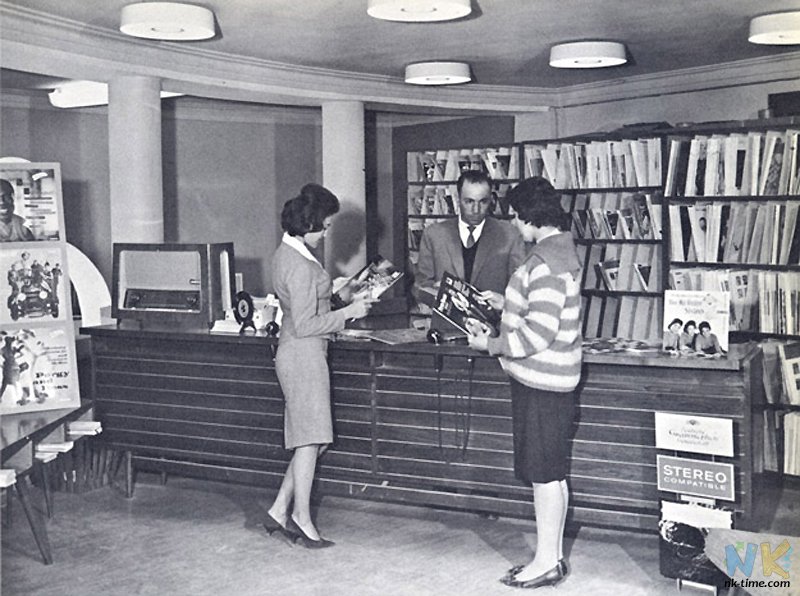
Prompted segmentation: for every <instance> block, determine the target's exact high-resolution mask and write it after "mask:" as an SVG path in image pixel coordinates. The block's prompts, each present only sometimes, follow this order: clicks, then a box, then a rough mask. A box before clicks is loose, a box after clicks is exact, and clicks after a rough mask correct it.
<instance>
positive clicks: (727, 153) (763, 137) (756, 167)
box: [664, 129, 800, 197]
mask: <svg viewBox="0 0 800 596" xmlns="http://www.w3.org/2000/svg"><path fill="white" fill-rule="evenodd" d="M799 135H800V129H798V130H792V129H790V130H751V131H736V132H727V133H722V134H697V135H694V136H675V137H672V138H670V139H669V141H668V158H667V175H666V179H665V182H664V194H665V195H666V196H685V197H696V196H706V197H709V196H728V197H731V196H780V195H798V194H800V157H799V156H798V147H797V145H798V136H799Z"/></svg>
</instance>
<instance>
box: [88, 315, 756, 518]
mask: <svg viewBox="0 0 800 596" xmlns="http://www.w3.org/2000/svg"><path fill="white" fill-rule="evenodd" d="M83 332H84V333H87V334H89V335H91V336H92V345H93V366H94V397H95V409H96V413H97V417H98V419H99V420H101V421H102V423H103V428H104V431H103V437H104V439H105V440H107V441H109V443H110V444H111V445H112V446H113V447H116V448H119V449H123V450H126V451H127V450H129V451H131V452H132V453H133V462H134V465H135V466H136V467H137V468H139V469H148V470H158V471H164V472H170V473H172V472H174V473H179V474H185V475H191V476H200V477H205V478H211V479H216V480H230V481H235V482H242V483H247V484H253V485H259V486H277V485H278V484H279V482H280V479H281V477H282V475H283V472H284V470H285V466H286V462H287V461H288V456H289V454H288V453H287V452H286V451H285V450H284V449H283V448H282V440H283V430H282V429H283V422H282V415H283V400H282V396H281V390H280V386H279V385H278V381H277V378H276V375H275V370H274V364H273V359H272V349H273V347H274V340H271V339H268V338H266V337H263V336H261V335H255V336H254V335H247V336H239V335H228V334H210V333H207V332H196V333H192V332H156V331H128V330H119V329H116V328H112V327H96V328H87V329H84V330H83ZM330 359H331V370H332V380H333V384H332V386H333V401H334V424H335V431H336V443H335V445H334V446H333V448H332V449H330V450H329V451H328V452H327V453H325V454H324V455H323V457H322V458H321V461H320V468H319V471H318V483H317V484H318V486H317V488H318V490H319V491H320V493H321V494H336V495H346V496H352V497H359V498H367V499H386V500H393V501H400V502H408V503H416V504H422V505H431V506H440V507H453V508H459V509H470V510H477V511H484V512H489V513H496V514H500V515H510V516H519V517H530V516H531V515H532V506H531V490H530V488H529V487H526V486H524V485H523V484H522V483H521V482H519V481H517V480H516V479H515V478H514V475H513V469H512V468H513V464H512V451H511V450H512V440H511V404H510V397H509V388H508V381H507V377H506V375H505V374H504V373H503V371H502V370H501V368H500V366H499V365H498V363H497V360H496V359H495V358H492V357H489V356H487V355H482V354H478V353H475V352H472V351H471V350H469V349H468V348H465V347H457V346H433V345H430V344H406V345H403V346H387V345H384V344H378V343H376V342H359V341H338V342H334V343H332V344H331V349H330ZM760 371H761V369H760V359H759V358H758V357H757V355H756V352H751V353H748V354H746V355H743V356H742V357H738V358H734V357H730V358H729V359H727V360H695V359H685V360H684V359H676V358H670V357H669V356H666V355H663V356H662V355H660V354H653V355H650V356H641V355H635V354H634V355H619V354H610V355H603V354H599V355H587V356H586V358H585V364H584V374H583V381H582V385H581V391H580V399H579V409H578V412H579V415H578V416H579V418H578V425H577V429H576V434H575V439H574V442H573V451H572V456H573V457H572V463H571V472H570V477H569V484H570V488H571V491H572V500H571V505H572V507H571V521H573V522H576V523H582V524H593V525H606V526H615V527H627V528H641V529H648V530H654V529H655V528H656V525H657V520H658V515H659V513H658V512H659V498H660V495H659V492H658V490H657V488H656V465H655V464H656V449H655V447H654V442H655V430H654V415H653V413H654V412H655V411H664V412H678V413H688V414H698V415H710V416H720V417H726V418H731V419H732V420H733V422H734V425H733V426H734V433H735V441H734V443H735V449H736V454H735V456H734V457H733V458H719V457H718V458H716V461H725V462H730V463H733V464H734V465H735V466H736V470H737V486H736V502H735V504H733V506H734V507H735V509H736V511H737V513H738V515H739V517H740V518H741V519H740V521H739V522H737V524H738V526H739V527H743V526H746V521H747V516H748V514H749V513H750V512H751V511H752V486H753V457H752V454H753V444H754V442H753V424H752V420H751V409H752V407H753V406H752V404H753V403H760V400H761V399H762V398H761V395H760V389H759V387H760V384H759V383H757V382H756V381H758V380H760V375H761V372H760ZM665 453H668V454H672V453H671V452H665ZM686 455H687V456H689V457H694V458H697V459H703V456H696V455H691V454H686ZM662 496H663V495H662ZM667 496H669V495H667Z"/></svg>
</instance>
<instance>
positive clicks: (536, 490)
mask: <svg viewBox="0 0 800 596" xmlns="http://www.w3.org/2000/svg"><path fill="white" fill-rule="evenodd" d="M508 199H509V203H510V204H511V206H512V207H513V209H514V211H515V212H516V219H515V220H514V223H515V225H516V227H517V229H518V230H519V231H520V233H521V234H522V236H523V237H524V239H525V241H526V242H532V241H534V240H535V241H536V245H535V246H534V247H533V249H532V250H531V252H530V253H529V255H528V258H527V259H526V260H525V262H524V263H523V264H522V265H521V266H520V267H519V268H518V269H517V270H516V271H515V272H514V275H513V276H512V277H511V279H510V281H509V282H508V286H507V287H506V290H505V295H504V296H501V295H500V294H497V293H495V292H484V293H483V297H484V299H486V300H487V301H488V302H489V303H490V304H492V306H494V307H495V308H498V309H502V310H503V316H502V321H501V325H500V334H499V335H498V336H497V337H490V336H489V334H488V333H487V332H486V331H485V330H484V329H482V328H481V327H480V326H479V325H478V324H477V323H475V324H472V325H470V337H469V344H470V346H471V347H472V348H475V349H477V350H486V351H488V352H489V353H490V354H493V355H496V356H499V358H500V364H501V366H502V367H503V369H504V370H505V371H506V373H507V374H508V376H509V377H510V382H511V403H512V420H513V429H514V471H515V474H516V476H517V477H518V478H519V479H521V480H522V481H524V482H525V483H526V484H531V485H532V486H533V500H534V506H535V509H536V533H537V537H536V555H535V557H534V559H533V561H531V562H530V563H528V564H527V565H518V566H516V567H513V568H512V569H510V570H509V572H508V573H507V574H506V575H505V576H504V577H503V578H502V579H501V580H500V581H502V582H503V583H504V584H506V585H509V586H513V587H518V588H538V587H541V586H554V585H556V584H558V583H559V582H561V581H562V580H563V579H564V578H565V577H566V575H567V566H566V562H565V560H564V558H563V551H562V542H563V535H564V524H565V521H566V515H567V504H568V501H569V491H568V489H567V481H566V476H567V469H568V460H569V453H570V439H571V437H572V434H573V421H574V412H575V400H576V387H577V385H578V382H579V381H580V375H581V355H582V352H581V341H582V340H581V321H580V311H581V300H580V273H581V267H580V262H579V260H578V255H577V251H576V249H575V244H574V242H573V240H572V235H571V234H570V233H569V231H568V230H569V217H568V215H567V214H566V213H565V212H564V210H563V208H562V207H561V196H560V195H559V193H558V192H556V191H555V190H553V187H552V186H551V185H550V183H549V182H547V180H545V179H544V178H540V177H534V178H528V179H526V180H523V181H522V182H521V183H520V184H519V185H517V186H516V187H515V188H514V189H512V190H511V191H510V192H509V193H508Z"/></svg>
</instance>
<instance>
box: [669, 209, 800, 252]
mask: <svg viewBox="0 0 800 596" xmlns="http://www.w3.org/2000/svg"><path fill="white" fill-rule="evenodd" d="M798 212H800V201H793V200H786V201H768V202H761V201H741V200H738V201H737V200H727V201H725V200H720V201H715V202H701V203H694V204H690V205H684V204H680V202H679V203H673V204H670V205H669V208H668V214H669V221H670V259H671V260H672V261H673V262H690V263H724V264H739V263H746V264H750V265H775V266H786V265H791V266H797V265H800V226H798V225H797V220H798Z"/></svg>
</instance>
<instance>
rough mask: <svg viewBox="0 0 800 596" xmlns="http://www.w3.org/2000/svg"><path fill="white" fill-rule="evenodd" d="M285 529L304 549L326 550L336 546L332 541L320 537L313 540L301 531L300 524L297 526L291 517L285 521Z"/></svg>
mask: <svg viewBox="0 0 800 596" xmlns="http://www.w3.org/2000/svg"><path fill="white" fill-rule="evenodd" d="M286 528H287V529H288V530H289V531H290V532H292V533H293V534H295V536H296V539H295V542H300V543H301V544H302V545H303V546H305V547H306V548H312V549H316V548H328V547H329V546H333V545H334V544H336V543H335V542H334V541H333V540H326V539H325V538H323V537H322V536H320V537H319V540H314V539H313V538H311V537H310V536H309V535H308V534H306V533H305V532H304V531H303V528H301V527H300V524H298V523H297V522H296V521H295V519H294V517H292V516H289V519H288V520H286Z"/></svg>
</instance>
